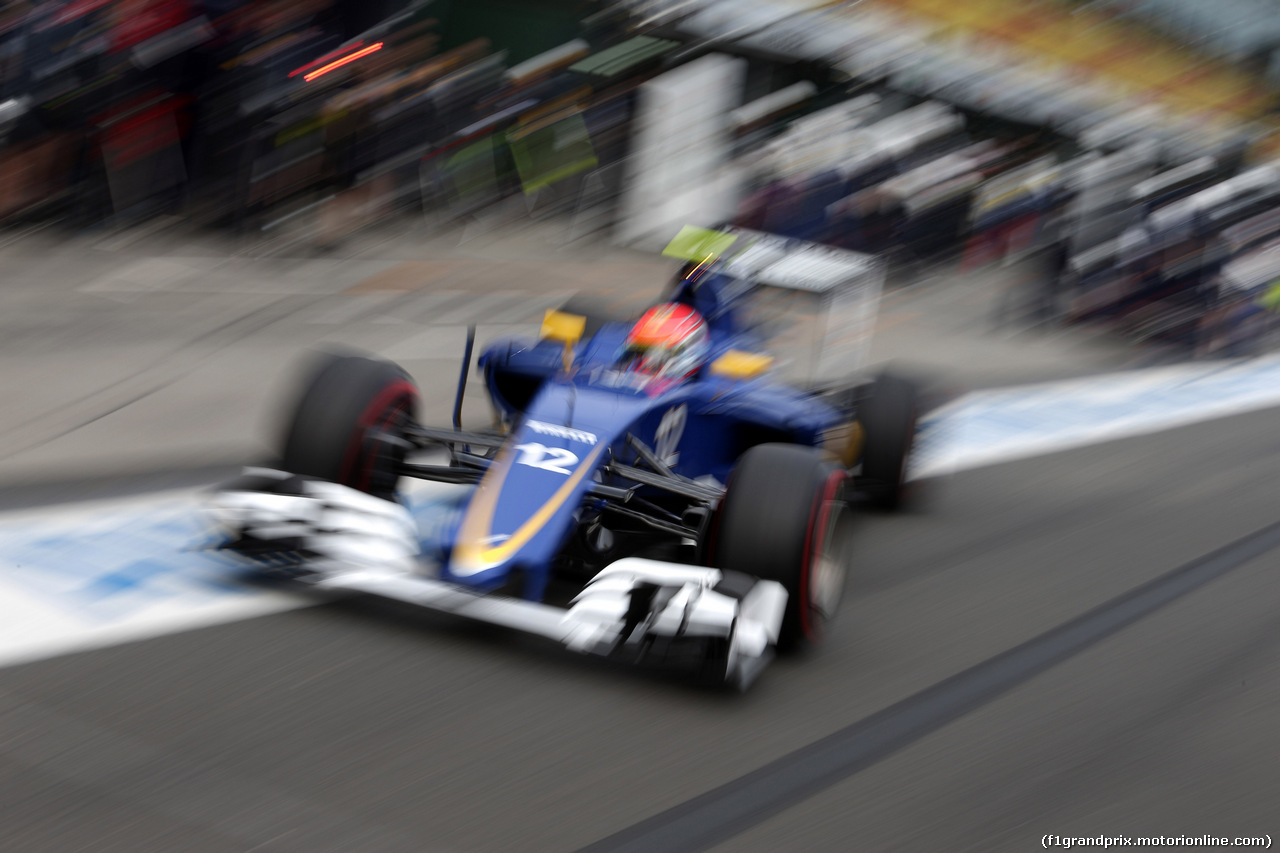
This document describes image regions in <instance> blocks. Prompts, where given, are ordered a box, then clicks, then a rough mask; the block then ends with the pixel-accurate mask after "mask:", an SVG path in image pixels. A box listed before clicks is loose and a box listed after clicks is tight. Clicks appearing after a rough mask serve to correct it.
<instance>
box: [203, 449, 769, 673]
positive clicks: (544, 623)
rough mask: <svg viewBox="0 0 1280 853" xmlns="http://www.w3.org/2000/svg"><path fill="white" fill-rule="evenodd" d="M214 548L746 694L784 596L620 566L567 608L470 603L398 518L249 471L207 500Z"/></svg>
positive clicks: (495, 599) (764, 586)
mask: <svg viewBox="0 0 1280 853" xmlns="http://www.w3.org/2000/svg"><path fill="white" fill-rule="evenodd" d="M207 511H208V513H209V516H210V517H211V519H212V520H213V521H214V522H215V523H216V524H217V525H218V526H219V527H220V528H221V530H222V531H223V533H224V536H225V538H224V540H223V542H222V544H221V545H220V547H222V548H225V549H229V550H232V551H235V552H238V553H240V554H241V555H243V556H244V557H246V558H247V559H250V560H253V561H255V562H256V563H257V564H258V565H259V566H261V567H263V568H264V569H268V568H271V569H274V568H276V567H278V566H281V565H284V566H286V567H288V573H289V575H290V576H291V577H293V578H295V579H296V580H298V581H300V582H302V583H304V584H306V585H309V586H311V587H314V588H316V589H320V590H329V591H337V592H351V593H365V594H370V595H376V596H381V597H384V598H390V599H396V600H399V601H404V602H408V603H410V604H414V605H418V606H421V607H426V608H430V609H432V610H436V611H441V612H446V613H452V614H455V615H458V616H463V617H466V618H469V619H475V620H477V621H481V622H488V623H490V624H494V625H500V626H503V627H506V628H511V629H515V630H518V631H522V632H524V633H528V634H533V635H537V636H540V637H545V638H547V639H550V640H552V641H554V642H556V643H559V644H561V645H563V646H564V647H566V648H568V649H571V650H573V651H576V652H580V653H585V654H592V655H599V656H604V657H610V658H620V659H624V660H629V661H634V662H638V663H661V662H664V661H670V660H673V659H681V660H686V659H688V658H689V657H691V656H692V657H696V658H698V659H699V661H700V664H701V666H700V667H699V669H700V670H701V671H702V672H704V673H705V672H711V673H713V674H714V677H716V678H717V679H720V680H723V681H724V682H726V683H729V684H732V685H736V686H738V687H739V688H742V689H745V688H746V687H747V686H749V685H750V684H751V682H752V681H754V680H755V678H756V677H757V676H758V675H759V674H760V672H761V671H762V670H763V668H764V666H765V665H766V664H767V663H768V661H769V660H770V659H771V658H772V655H773V650H774V648H775V646H776V645H777V641H778V632H779V630H780V628H781V626H782V618H783V612H784V610H785V607H786V601H787V592H786V589H785V588H784V587H783V586H782V585H781V584H779V583H776V582H774V581H765V580H759V579H757V578H753V577H749V576H747V575H743V574H740V573H736V572H728V571H722V570H720V569H715V568H706V567H701V566H688V565H683V564H677V563H667V562H662V561H658V560H649V559H642V558H636V557H628V558H625V559H622V560H618V561H616V562H614V563H611V564H610V565H608V566H606V567H605V568H604V569H602V570H601V571H600V572H598V573H597V574H596V575H595V576H594V577H593V578H592V579H591V580H590V581H589V582H588V583H587V584H586V585H585V587H584V588H583V589H582V591H581V592H580V593H579V594H578V595H577V596H576V597H575V598H574V599H573V600H572V602H571V603H570V605H569V606H568V607H567V608H560V607H555V606H552V605H548V604H543V603H539V602H532V601H525V600H522V599H517V598H511V597H508V596H503V595H496V594H489V595H485V594H481V593H477V592H475V591H473V590H470V589H466V588H463V587H459V586H457V585H454V584H450V583H446V582H444V581H441V580H438V579H437V578H435V577H432V576H431V569H432V567H431V566H430V565H429V563H427V562H426V561H424V560H422V559H421V544H420V542H419V541H418V537H417V531H416V525H415V524H414V521H413V518H412V516H411V515H410V514H409V511H408V510H407V509H406V508H405V507H404V506H403V505H401V504H399V503H397V502H393V501H384V500H380V499H378V498H374V497H372V496H370V495H367V494H365V493H363V492H358V491H356V490H354V489H350V488H347V487H345V486H340V485H336V484H334V483H330V482H326V481H322V480H313V479H307V478H301V477H295V476H292V475H289V474H286V473H284V472H274V471H264V470H257V471H254V472H252V475H251V476H247V477H245V478H242V479H241V480H239V481H237V482H234V483H232V484H229V485H228V487H226V488H223V489H221V490H219V491H218V492H216V493H215V494H214V495H213V496H212V498H211V499H210V501H209V504H208V507H207Z"/></svg>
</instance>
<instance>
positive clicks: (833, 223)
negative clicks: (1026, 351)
mask: <svg viewBox="0 0 1280 853" xmlns="http://www.w3.org/2000/svg"><path fill="white" fill-rule="evenodd" d="M1203 8H1204V7H1203V6H1202V5H1200V4H1193V3H1190V2H1175V0H1143V2H1138V0H1104V2H1095V3H1068V2H1065V0H1063V2H1053V0H1033V1H1032V2H1026V0H972V2H966V3H960V4H957V3H954V2H947V0H862V2H858V3H821V4H814V3H808V2H801V0H620V2H603V0H597V1H596V2H591V0H434V2H433V0H411V2H407V3H405V2H404V0H400V2H394V0H380V2H377V1H375V2H361V3H357V2H354V0H204V2H200V0H51V2H44V3H28V2H10V3H7V4H5V5H4V7H3V11H0V89H2V91H0V174H3V175H4V177H5V178H6V180H4V181H3V183H0V220H3V221H7V222H15V221H23V220H31V219H36V218H41V219H56V220H59V221H61V222H64V223H66V224H68V225H71V226H73V227H86V226H95V225H103V224H105V225H108V226H112V227H115V226H126V225H129V224H131V223H135V222H138V221H140V220H142V219H144V218H147V217H151V216H155V215H157V214H169V215H178V216H181V217H183V218H185V219H187V220H188V221H189V222H191V223H194V224H196V225H202V226H221V227H231V228H235V229H237V230H238V231H239V232H240V233H242V234H244V235H247V236H249V237H253V238H254V239H257V238H260V237H266V238H271V237H273V236H274V235H277V234H286V233H288V234H302V235H303V239H304V240H305V241H307V242H310V243H311V244H313V245H316V246H320V247H325V246H333V245H336V244H337V243H339V242H340V241H341V240H342V239H343V238H344V237H345V236H347V235H349V234H350V233H352V232H353V231H354V230H356V229H359V228H363V227H365V226H367V225H370V224H372V223H376V222H378V221H380V220H382V219H383V218H384V217H387V216H392V215H397V214H403V213H409V214H413V215H420V216H425V220H426V222H427V223H429V224H430V225H432V226H436V227H439V226H443V225H446V224H448V223H450V222H457V221H469V218H470V217H473V216H476V215H480V214H482V213H485V212H492V211H494V210H499V211H502V212H503V215H519V216H526V215H527V216H534V217H540V216H548V215H562V216H564V217H565V219H566V222H567V235H568V236H567V239H580V238H585V237H590V238H592V239H612V240H616V241H620V242H625V243H628V244H633V245H647V244H655V245H656V244H660V243H663V242H665V239H666V238H667V237H668V236H669V235H670V234H671V233H674V230H675V229H678V228H679V227H680V226H681V225H683V224H686V223H688V222H696V223H698V224H702V225H706V226H714V225H716V224H718V223H724V222H729V221H736V222H738V223H740V224H743V225H747V226H750V227H753V228H760V229H764V230H769V231H774V232H777V233H780V234H784V235H788V236H794V237H800V238H805V239H810V240H818V241H823V242H827V243H830V244H833V245H838V246H843V247H847V248H852V249H857V250H860V251H865V252H871V253H875V254H879V255H882V256H885V257H886V258H888V259H890V261H891V262H893V263H895V264H896V265H897V266H898V269H899V270H902V269H908V270H914V269H916V268H917V267H918V266H919V265H921V264H936V263H941V262H956V263H957V264H958V265H959V267H960V268H961V269H972V268H975V267H978V266H982V265H985V264H990V263H1003V264H1014V263H1017V264H1024V265H1026V266H1027V268H1028V269H1030V270H1033V273H1032V276H1031V279H1030V280H1031V281H1032V282H1033V283H1034V286H1033V287H1032V288H1031V290H1032V291H1033V294H1032V297H1031V299H1030V303H1031V304H1032V306H1033V313H1034V315H1035V316H1036V317H1037V318H1039V319H1049V318H1057V319H1059V320H1063V321H1074V322H1103V323H1107V324H1109V325H1110V326H1111V327H1112V328H1116V329H1119V330H1122V331H1124V332H1126V333H1128V334H1131V335H1134V336H1136V337H1138V338H1140V339H1143V340H1156V341H1165V342H1167V343H1170V344H1171V345H1174V346H1177V347H1180V348H1182V349H1183V350H1185V351H1188V352H1216V351H1231V352H1238V351H1244V350H1246V349H1248V347H1249V346H1252V345H1254V344H1256V342H1257V341H1258V340H1260V339H1261V336H1260V335H1259V334H1256V333H1257V332H1259V330H1264V331H1265V330H1267V329H1269V327H1270V322H1269V317H1270V316H1271V314H1272V313H1273V312H1274V310H1275V309H1276V307H1277V305H1278V304H1280V295H1277V293H1280V291H1277V290H1276V289H1275V287H1274V286H1273V284H1272V283H1273V282H1275V281H1277V280H1280V268H1277V265H1276V263H1275V260H1274V259H1275V257H1276V255H1277V249H1276V245H1277V243H1278V242H1280V220H1278V219H1277V216H1276V213H1275V211H1276V210H1280V186H1278V183H1280V179H1278V178H1277V176H1276V173H1275V170H1274V168H1273V167H1272V166H1270V165H1267V163H1268V160H1269V158H1270V157H1271V152H1272V150H1273V146H1274V144H1275V140H1276V139H1277V138H1280V137H1278V136H1277V133H1276V127H1277V125H1276V124H1275V120H1274V118H1273V116H1272V108H1273V106H1274V92H1273V91H1272V88H1271V83H1272V82H1273V80H1274V78H1275V76H1276V75H1275V72H1274V69H1273V68H1272V66H1273V65H1274V62H1273V56H1272V45H1273V44H1274V36H1273V35H1272V33H1273V32H1274V31H1275V27H1274V26H1272V25H1271V24H1270V23H1265V22H1262V21H1261V19H1260V18H1258V14H1260V12H1259V9H1260V8H1261V7H1259V6H1256V5H1255V4H1254V3H1253V2H1252V0H1232V3H1231V4H1230V8H1231V10H1232V11H1231V14H1229V15H1226V14H1224V15H1223V17H1222V19H1221V21H1220V22H1219V23H1220V24H1221V26H1218V27H1217V28H1214V29H1211V30H1210V29H1205V28H1204V27H1200V26H1199V25H1198V24H1197V23H1196V22H1198V21H1200V17H1198V16H1202V14H1203V13H1202V11H1201V10H1202V9H1203ZM1224 8H1225V7H1224ZM1251 10H1252V11H1251ZM1237 13H1238V14H1237ZM1264 23H1265V25H1264ZM1246 30H1248V31H1249V32H1248V33H1246V32H1245V31H1246ZM1193 34H1194V35H1195V39H1194V40H1193V39H1192V35H1193ZM1193 41H1194V43H1192V42H1193ZM1273 272H1274V273H1276V274H1274V275H1273ZM1242 330H1244V331H1242Z"/></svg>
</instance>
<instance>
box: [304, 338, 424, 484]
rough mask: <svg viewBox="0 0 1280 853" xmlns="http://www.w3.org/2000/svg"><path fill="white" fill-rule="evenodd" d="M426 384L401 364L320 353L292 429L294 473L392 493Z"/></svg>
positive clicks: (306, 385) (306, 383)
mask: <svg viewBox="0 0 1280 853" xmlns="http://www.w3.org/2000/svg"><path fill="white" fill-rule="evenodd" d="M418 399H419V396H418V389H417V387H415V386H414V384H413V382H412V380H411V379H410V378H409V377H408V375H407V374H406V373H405V372H404V371H403V370H402V369H401V368H400V367H398V366H397V365H394V364H392V363H390V362H387V361H379V360H377V359H372V358H365V357H363V356H356V355H328V356H325V357H323V358H322V359H320V360H319V361H318V362H317V363H316V364H315V365H314V366H313V369H312V372H311V377H310V379H309V381H307V382H305V383H304V384H303V388H302V393H301V394H300V396H299V399H298V403H297V405H296V407H295V408H294V410H293V416H292V418H290V420H289V425H288V427H287V428H286V430H285V439H284V448H283V451H284V452H283V461H282V465H283V467H284V469H285V470H286V471H290V472H292V473H294V474H301V475H303V476H309V477H318V478H320V479H324V480H329V481H331V482H334V483H340V484H342V485H344V486H349V487H351V488H353V489H358V490H360V491H362V492H367V493H369V494H372V495H375V496H377V497H381V498H388V499H389V498H391V497H393V496H394V494H395V486H396V483H397V481H398V480H399V465H400V462H401V461H402V460H403V455H404V444H403V442H402V441H401V442H398V441H397V440H396V439H397V437H398V435H399V433H400V432H401V431H402V430H403V428H404V427H405V426H406V425H407V424H409V423H412V422H413V421H414V420H415V416H416V414H417V408H418Z"/></svg>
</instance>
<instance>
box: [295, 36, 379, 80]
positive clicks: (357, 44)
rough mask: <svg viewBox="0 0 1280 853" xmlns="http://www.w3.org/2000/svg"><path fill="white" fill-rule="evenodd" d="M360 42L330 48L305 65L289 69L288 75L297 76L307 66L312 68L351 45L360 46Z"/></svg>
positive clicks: (349, 48)
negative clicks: (335, 48) (333, 48)
mask: <svg viewBox="0 0 1280 853" xmlns="http://www.w3.org/2000/svg"><path fill="white" fill-rule="evenodd" d="M362 44H364V42H363V41H358V42H356V43H355V44H348V45H343V46H342V47H340V48H338V49H337V50H331V51H329V52H328V53H326V54H325V55H324V56H322V57H320V58H319V59H313V60H311V61H310V62H308V63H307V64H306V65H304V66H302V67H301V68H295V69H293V70H292V71H290V72H289V76H290V77H297V76H298V75H299V74H301V73H302V72H304V71H306V70H307V69H308V68H314V67H316V66H317V65H319V64H320V63H322V62H328V61H329V60H330V59H333V58H334V57H335V56H341V55H342V53H343V51H347V50H351V48H353V47H359V46H360V45H362Z"/></svg>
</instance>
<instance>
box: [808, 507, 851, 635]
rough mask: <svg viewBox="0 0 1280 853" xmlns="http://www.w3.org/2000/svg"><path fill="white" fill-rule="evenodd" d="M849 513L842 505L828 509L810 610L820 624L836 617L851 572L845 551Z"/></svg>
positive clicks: (810, 586) (812, 586)
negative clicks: (847, 515)
mask: <svg viewBox="0 0 1280 853" xmlns="http://www.w3.org/2000/svg"><path fill="white" fill-rule="evenodd" d="M833 503H834V502H833ZM846 512H847V511H846V510H845V508H844V506H843V505H841V504H836V505H834V506H830V507H829V508H828V511H827V513H826V515H827V524H826V530H825V531H824V532H823V537H822V542H821V545H820V550H819V551H818V553H817V554H815V555H814V558H813V577H812V580H811V581H810V583H809V607H810V609H811V610H813V612H814V614H815V616H816V617H817V620H816V621H819V622H825V621H827V620H828V619H830V618H831V617H833V616H835V614H836V610H837V609H838V608H839V606H840V599H841V597H842V596H843V594H844V584H845V576H846V575H847V573H848V564H847V560H846V552H845V544H846V542H847V536H846V535H845V531H844V527H845V521H846V518H845V516H846Z"/></svg>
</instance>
